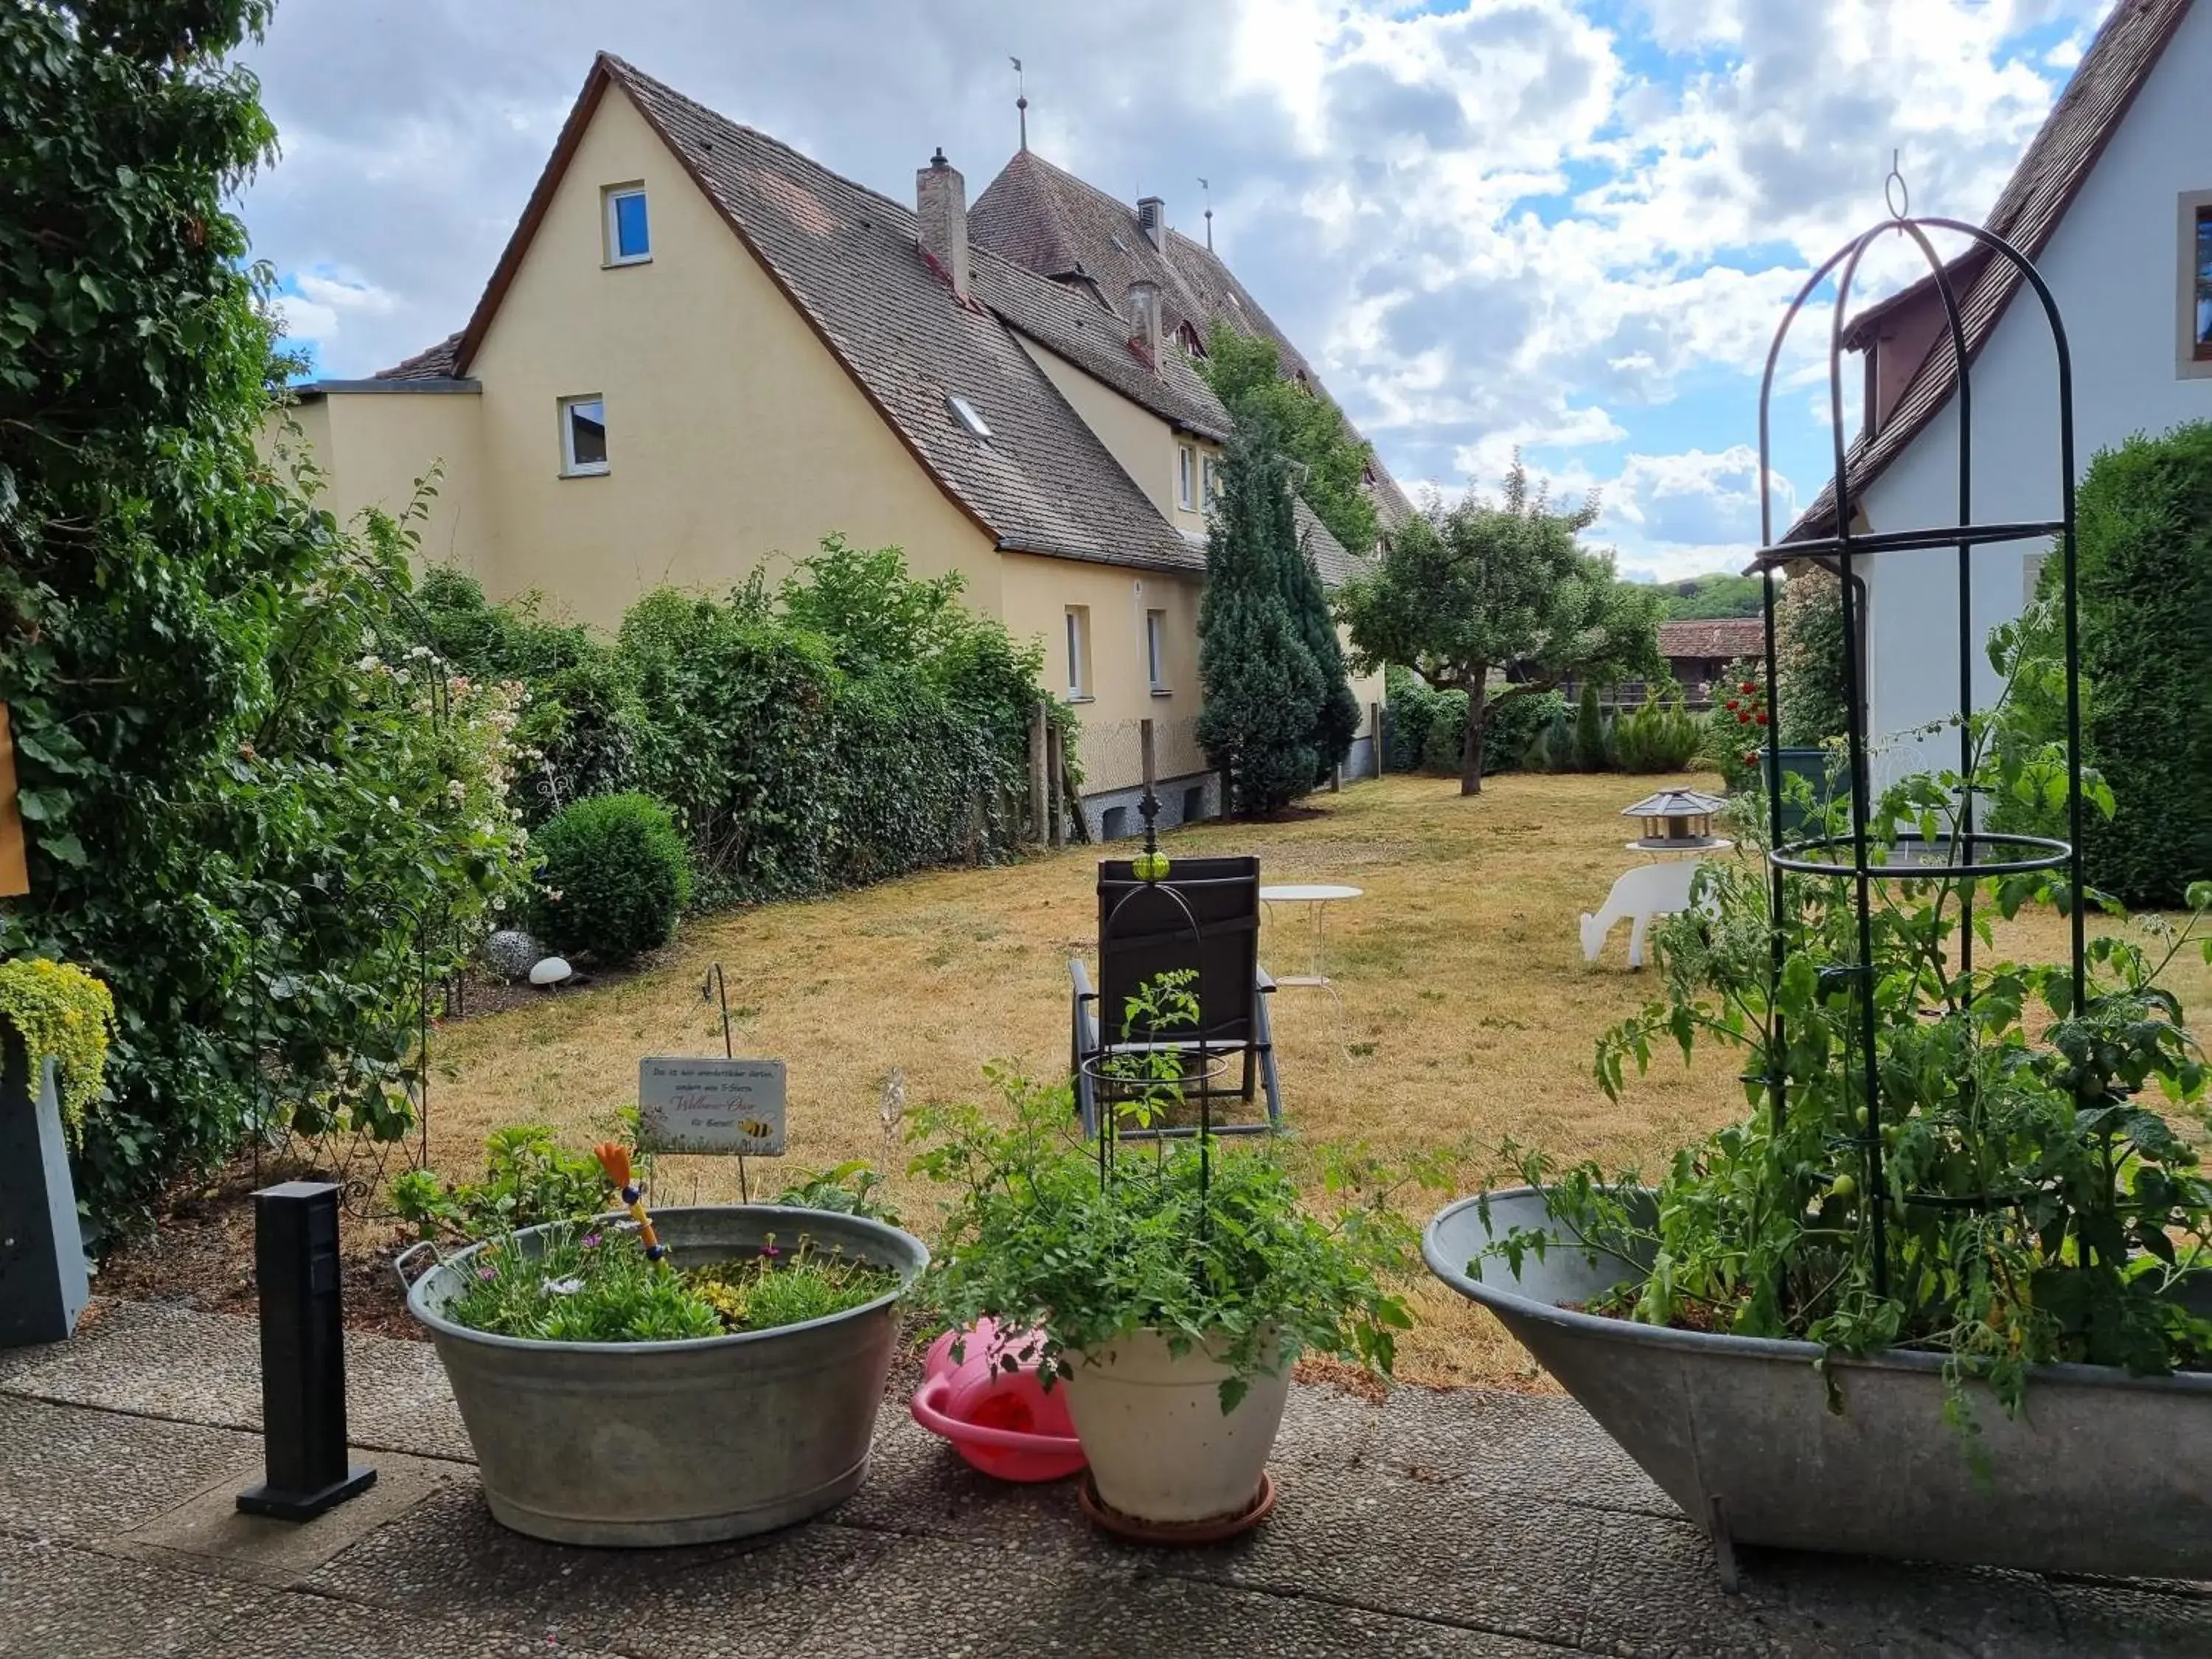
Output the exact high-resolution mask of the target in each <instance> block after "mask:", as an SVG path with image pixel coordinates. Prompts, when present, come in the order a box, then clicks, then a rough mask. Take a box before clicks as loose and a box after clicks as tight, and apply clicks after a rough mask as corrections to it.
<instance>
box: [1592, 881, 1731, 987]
mask: <svg viewBox="0 0 2212 1659" xmlns="http://www.w3.org/2000/svg"><path fill="white" fill-rule="evenodd" d="M1703 867H1704V866H1702V865H1700V864H1699V862H1698V860H1695V859H1685V860H1680V861H1679V862H1676V863H1670V864H1639V865H1638V866H1636V868H1635V869H1633V870H1630V871H1627V872H1625V873H1624V874H1623V875H1622V876H1621V878H1620V880H1619V881H1616V882H1615V883H1613V890H1612V891H1611V892H1610V893H1607V895H1606V896H1605V908H1603V909H1601V910H1600V911H1599V912H1598V913H1597V914H1596V915H1590V914H1589V912H1587V911H1585V912H1583V961H1584V962H1595V961H1596V960H1597V957H1598V952H1599V951H1602V950H1604V949H1605V936H1606V935H1607V933H1611V932H1612V931H1613V923H1615V922H1617V921H1620V920H1622V919H1623V918H1624V917H1629V918H1632V919H1633V920H1634V921H1635V924H1636V925H1635V927H1632V929H1630V931H1629V934H1628V965H1629V966H1630V967H1632V968H1641V967H1642V966H1643V965H1644V927H1646V926H1647V925H1648V924H1649V923H1650V920H1651V918H1652V917H1654V916H1660V915H1671V914H1672V913H1673V912H1674V911H1677V910H1686V909H1688V908H1690V884H1691V883H1692V882H1693V881H1695V880H1696V879H1697V878H1698V872H1699V870H1700V869H1701V868H1703Z"/></svg>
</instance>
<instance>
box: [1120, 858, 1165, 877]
mask: <svg viewBox="0 0 2212 1659" xmlns="http://www.w3.org/2000/svg"><path fill="white" fill-rule="evenodd" d="M1129 867H1130V869H1131V870H1132V871H1133V872H1134V873H1135V875H1136V878H1137V879H1138V880H1139V881H1165V880H1166V879H1167V875H1168V855H1167V854H1165V853H1139V854H1137V856H1136V858H1135V859H1134V860H1132V861H1131V863H1130V866H1129Z"/></svg>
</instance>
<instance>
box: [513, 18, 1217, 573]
mask: <svg viewBox="0 0 2212 1659" xmlns="http://www.w3.org/2000/svg"><path fill="white" fill-rule="evenodd" d="M600 73H604V74H605V75H607V76H611V78H612V80H613V81H614V82H616V83H617V84H618V85H620V86H621V87H622V88H623V90H624V91H625V92H627V93H628V94H629V96H630V98H631V99H632V100H633V101H634V102H635V104H636V105H637V106H638V108H639V110H640V111H641V112H642V113H643V114H644V116H645V118H646V119H647V121H648V122H650V123H651V124H652V125H653V127H654V128H655V129H656V130H657V131H659V134H660V136H661V137H662V138H663V139H664V140H665V142H666V143H667V144H668V146H669V148H670V149H671V151H673V152H674V154H675V155H676V156H677V157H678V160H680V161H682V162H683V164H684V167H685V168H686V169H687V170H688V171H689V172H690V173H691V175H692V177H693V179H695V180H696V182H697V183H698V185H700V187H701V189H702V190H703V191H705V192H706V194H707V196H708V199H709V200H710V201H711V202H712V203H713V204H714V206H715V207H716V208H717V209H718V210H720V213H721V215H722V216H723V218H724V220H725V221H726V222H727V223H728V224H729V225H730V227H731V228H732V230H734V231H735V232H736V233H737V234H738V237H739V238H740V239H741V240H743V241H744V244H745V245H746V246H747V247H749V248H750V249H751V250H752V252H753V253H754V254H755V255H756V256H757V258H759V259H760V261H761V263H762V264H763V266H765V267H766V268H767V270H768V272H769V276H771V277H773V278H774V279H775V282H776V283H777V285H778V286H779V287H780V288H781V289H782V290H783V292H784V294H785V295H786V296H787V298H788V299H789V301H791V303H792V305H793V307H796V308H797V309H798V311H799V313H800V314H801V315H802V316H803V317H804V318H805V319H806V320H807V322H808V323H809V324H810V325H811V326H812V327H813V329H814V331H815V332H816V334H817V335H818V336H819V337H820V338H821V339H822V341H823V343H824V344H825V345H826V346H828V348H829V349H830V351H831V352H833V353H834V354H835V355H836V356H837V357H838V359H839V360H840V361H841V362H842V363H843V364H844V366H845V368H846V369H847V370H848V372H849V373H850V374H852V376H853V378H854V381H855V382H856V383H857V384H858V385H859V386H860V389H861V391H862V392H864V393H866V396H867V397H868V398H869V399H870V401H871V402H872V403H873V404H875V405H876V408H877V410H878V411H879V412H880V413H881V415H882V416H883V417H884V420H885V421H886V422H889V423H890V427H891V428H892V430H893V431H894V432H895V433H896V434H897V435H898V436H899V437H900V438H901V439H902V441H904V442H905V443H906V445H907V447H908V449H910V450H911V451H912V452H913V453H914V454H915V457H916V458H917V459H919V460H920V461H921V464H922V465H923V466H925V467H926V468H927V470H928V471H930V472H931V473H932V474H933V476H934V477H936V479H937V480H938V482H939V484H940V485H941V486H942V487H943V488H944V489H945V491H946V493H947V494H948V495H951V497H952V498H953V500H954V501H956V502H957V504H958V505H959V506H960V507H963V509H965V510H966V511H967V513H969V516H970V517H972V518H973V519H975V521H976V522H977V523H978V524H979V525H980V526H982V527H983V528H984V530H985V531H986V532H988V533H989V534H990V535H991V536H992V537H993V538H994V540H995V541H996V543H997V544H998V545H999V546H1000V547H1001V548H1003V549H1006V550H1009V551H1016V552H1028V553H1042V554H1050V555H1054V556H1060V557H1068V558H1079V559H1090V560H1097V561H1102V562H1109V563H1115V564H1132V565H1138V566H1145V567H1153V568H1177V569H1202V568H1204V566H1205V556H1204V552H1203V550H1198V549H1194V548H1193V547H1192V546H1191V545H1190V544H1188V542H1187V541H1185V540H1184V538H1182V536H1181V535H1180V534H1178V533H1177V532H1176V530H1175V529H1174V527H1173V526H1170V524H1169V523H1168V522H1167V521H1166V520H1165V519H1164V518H1163V517H1162V516H1161V515H1160V513H1159V511H1158V509H1157V508H1156V507H1154V506H1153V505H1152V501H1150V500H1149V498H1147V497H1146V495H1145V494H1144V493H1143V492H1142V491H1141V490H1140V489H1138V487H1137V485H1136V484H1135V483H1134V482H1133V481H1132V480H1131V478H1130V477H1129V475H1128V474H1127V472H1125V471H1122V470H1121V466H1120V465H1119V464H1118V463H1117V462H1115V459H1114V458H1113V457H1112V456H1111V455H1110V454H1109V453H1108V452H1107V450H1106V447H1105V446H1104V445H1103V444H1102V443H1101V442H1100V441H1099V440H1098V438H1097V436H1096V435H1094V434H1093V433H1092V432H1091V428H1089V427H1088V426H1086V425H1085V424H1084V422H1083V420H1082V418H1081V417H1080V416H1078V415H1077V414H1076V412H1075V411H1074V410H1073V409H1072V408H1070V407H1069V405H1068V404H1067V402H1066V399H1064V398H1062V397H1061V396H1060V393H1059V392H1057V391H1056V390H1055V389H1054V386H1053V385H1052V383H1051V382H1050V381H1049V380H1047V379H1046V378H1045V376H1044V374H1043V372H1042V370H1040V369H1039V368H1037V366H1036V364H1035V363H1034V362H1031V361H1030V357H1029V356H1028V354H1027V353H1026V352H1024V350H1023V349H1022V348H1021V346H1020V344H1019V343H1018V342H1017V341H1016V340H1015V339H1014V337H1013V336H1012V334H1011V333H1009V332H1008V331H1007V329H1006V326H1005V325H1004V324H1002V323H1001V322H1000V320H999V319H998V318H997V317H996V316H995V315H994V314H993V313H992V311H991V310H990V309H988V308H987V306H986V305H985V304H982V303H976V304H970V305H964V306H963V304H961V303H960V301H958V300H957V298H956V297H955V296H954V295H953V293H952V290H951V287H950V286H949V285H948V284H947V283H946V281H945V277H944V276H941V275H940V274H939V272H938V271H937V270H934V269H933V267H932V265H931V264H930V263H929V262H928V261H927V260H926V259H925V258H923V256H922V253H921V249H920V248H919V247H918V246H916V225H915V215H914V210H912V209H911V208H909V207H908V206H905V205H904V204H901V203H898V202H895V201H893V200H891V199H890V197H885V196H881V195H878V194H877V193H876V192H875V191H871V190H867V189H866V188H864V187H862V186H861V185H857V184H854V182H853V181H852V180H850V179H844V178H841V177H839V176H838V175H837V174H836V173H832V172H830V171H829V169H828V168H826V167H821V166H819V165H818V164H817V163H816V162H814V161H810V160H808V159H807V158H806V157H805V156H804V155H800V154H799V152H798V151H796V150H794V149H791V148H789V147H788V146H787V145H785V144H781V143H777V142H776V141H775V139H773V138H770V137H768V136H767V135H765V134H764V133H761V132H757V131H754V130H753V129H752V128H750V127H745V126H740V125H738V124H737V123H736V122H734V121H731V120H729V119H727V118H725V117H723V116H721V115H719V114H717V113H715V112H714V111H713V110H710V109H708V108H707V107H706V106H704V105H702V104H699V103H696V102H694V101H693V100H690V99H689V98H686V97H685V96H684V94H681V93H679V92H678V91H676V90H675V89H674V88H671V87H669V86H666V85H665V84H663V83H662V82H659V81H656V80H654V79H653V77H652V76H648V75H646V74H644V73H642V72H641V71H640V70H636V69H635V68H633V67H632V66H631V65H630V64H626V63H624V62H623V60H622V59H620V58H614V57H611V56H608V55H605V54H602V55H601V57H600V58H599V64H598V66H597V67H596V68H595V70H594V74H595V75H597V74H600ZM590 96H591V93H590V90H589V88H587V89H586V97H587V98H588V97H590ZM973 266H974V270H973V275H972V277H971V289H972V290H973V291H974V293H975V296H976V297H977V299H978V300H989V299H992V298H995V297H1000V296H1004V295H1006V294H1007V293H1008V291H1009V290H1012V289H1017V288H1018V287H1019V286H1020V285H1023V284H1027V285H1029V286H1030V287H1033V288H1036V289H1043V288H1044V287H1045V284H1044V283H1042V281H1040V280H1039V279H1038V278H1037V277H1036V276H1032V275H1031V274H1030V273H1029V272H1027V271H1024V270H1020V269H1019V268H1018V267H1017V266H1013V265H1010V264H1006V262H1005V261H1003V260H1000V259H997V258H994V257H993V256H991V255H990V254H987V253H983V252H977V253H975V256H974V258H973ZM487 297H488V298H489V297H490V296H489V295H488V296H487ZM472 327H473V325H472ZM953 397H958V398H965V399H966V400H967V401H968V402H969V404H973V405H974V406H975V409H976V410H977V411H978V412H979V413H981V416H982V417H983V421H984V423H985V424H986V425H987V427H988V428H990V431H991V437H990V439H989V440H988V441H981V440H979V439H977V438H975V437H973V436H971V435H969V433H968V432H967V431H966V430H965V429H964V428H962V427H961V426H960V425H959V424H958V423H957V422H956V421H955V419H954V418H953V416H952V414H951V411H950V410H949V409H948V408H947V407H946V402H945V400H946V399H947V398H953Z"/></svg>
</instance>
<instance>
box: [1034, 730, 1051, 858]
mask: <svg viewBox="0 0 2212 1659" xmlns="http://www.w3.org/2000/svg"><path fill="white" fill-rule="evenodd" d="M1048 730H1050V722H1049V721H1048V720H1047V718H1046V715H1045V708H1044V700H1043V699H1042V697H1040V698H1039V699H1037V701H1036V702H1034V703H1032V704H1030V840H1031V841H1033V842H1042V841H1043V840H1044V838H1045V817H1044V815H1045V812H1046V811H1047V809H1048V802H1047V800H1046V799H1045V747H1046V743H1045V733H1046V732H1048Z"/></svg>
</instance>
